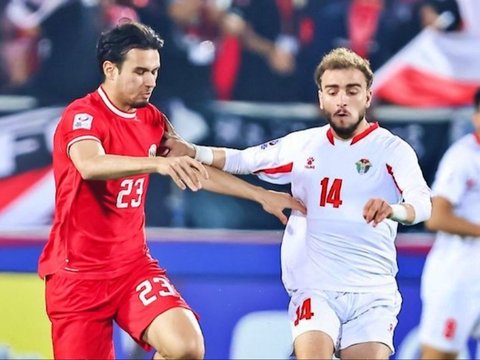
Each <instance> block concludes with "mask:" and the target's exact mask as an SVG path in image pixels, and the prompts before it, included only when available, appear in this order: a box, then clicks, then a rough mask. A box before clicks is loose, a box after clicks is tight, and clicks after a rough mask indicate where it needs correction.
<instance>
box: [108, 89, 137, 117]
mask: <svg viewBox="0 0 480 360" xmlns="http://www.w3.org/2000/svg"><path fill="white" fill-rule="evenodd" d="M102 89H103V91H104V92H105V94H106V95H107V97H108V100H109V101H110V102H111V103H112V105H113V106H115V107H116V108H117V109H118V110H120V111H123V112H125V113H131V112H134V111H135V110H136V109H135V108H132V107H131V106H130V105H129V104H127V103H125V102H124V101H122V100H121V97H120V96H118V94H117V92H116V91H115V89H113V88H112V86H111V85H109V84H108V83H105V82H104V83H103V84H102Z"/></svg>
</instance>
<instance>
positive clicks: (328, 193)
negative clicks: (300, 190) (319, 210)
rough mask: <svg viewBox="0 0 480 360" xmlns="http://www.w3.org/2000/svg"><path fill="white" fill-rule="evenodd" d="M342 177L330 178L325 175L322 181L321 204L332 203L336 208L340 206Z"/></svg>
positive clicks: (322, 205)
mask: <svg viewBox="0 0 480 360" xmlns="http://www.w3.org/2000/svg"><path fill="white" fill-rule="evenodd" d="M342 182H343V180H342V179H333V180H332V179H330V178H329V177H324V178H323V179H322V181H320V206H321V207H325V206H326V205H327V204H331V205H332V206H333V207H334V208H339V207H340V205H342V204H343V201H342Z"/></svg>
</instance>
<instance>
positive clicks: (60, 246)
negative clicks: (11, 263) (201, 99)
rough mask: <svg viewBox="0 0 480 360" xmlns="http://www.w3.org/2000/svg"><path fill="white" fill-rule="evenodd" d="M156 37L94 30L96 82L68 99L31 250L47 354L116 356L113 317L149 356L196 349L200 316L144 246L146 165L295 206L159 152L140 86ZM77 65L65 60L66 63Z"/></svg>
mask: <svg viewBox="0 0 480 360" xmlns="http://www.w3.org/2000/svg"><path fill="white" fill-rule="evenodd" d="M162 45H163V40H161V39H160V37H159V36H158V35H157V34H156V33H155V32H154V31H153V30H152V29H151V28H149V27H147V26H145V25H143V24H139V23H125V24H122V25H119V26H117V27H116V28H114V29H112V30H110V31H108V32H106V33H104V34H102V36H101V37H100V39H99V42H98V45H97V58H98V63H99V66H100V70H101V72H102V74H103V76H104V81H103V82H102V84H101V86H100V87H99V88H98V89H97V90H96V91H94V92H92V93H90V94H88V95H86V96H85V97H83V98H81V99H78V100H75V101H74V102H72V103H71V104H70V105H69V106H68V107H67V108H66V110H65V111H64V113H63V115H62V118H61V120H60V122H59V124H58V126H57V129H56V132H55V136H54V146H53V168H54V174H55V183H56V200H55V201H56V211H55V219H54V223H53V227H52V230H51V233H50V237H49V240H48V243H47V244H46V246H45V248H44V250H43V253H42V255H41V257H40V260H39V275H40V276H41V277H42V278H45V283H46V305H47V314H48V316H49V318H50V321H51V323H52V341H53V350H54V356H55V358H62V359H67V358H69V359H72V358H75V359H112V358H114V356H115V355H114V350H113V340H112V329H113V327H112V326H113V321H116V322H117V323H118V324H119V326H120V327H121V328H122V329H124V330H125V331H126V332H127V333H129V334H130V335H131V336H132V337H133V338H134V339H135V341H137V342H138V343H139V344H140V345H141V346H143V347H144V348H145V349H146V350H149V349H150V348H151V347H153V348H154V349H155V350H156V351H157V352H156V354H155V358H191V359H193V358H195V359H198V358H203V356H204V344H203V337H202V333H201V330H200V327H199V325H198V322H197V319H196V317H195V315H194V313H193V312H192V310H191V309H190V307H189V306H188V305H187V303H186V302H185V300H184V299H183V298H182V297H181V295H180V294H179V293H178V292H177V290H176V289H175V287H174V286H173V285H172V283H171V282H170V280H169V279H168V277H167V276H166V274H165V270H164V269H162V268H161V267H159V265H158V263H157V261H156V260H154V259H153V258H152V257H151V256H150V254H149V250H148V248H147V246H146V242H145V231H144V226H145V214H144V202H145V196H146V190H147V187H148V180H149V174H151V173H158V174H160V175H166V176H170V177H171V178H172V179H173V180H174V181H175V183H176V184H177V186H179V187H180V188H181V189H186V188H187V187H188V188H190V189H191V190H193V191H196V190H199V189H200V188H205V189H207V190H212V191H216V192H221V193H225V194H229V195H235V196H239V197H244V198H247V199H251V200H254V201H257V202H259V203H260V204H262V205H263V207H264V209H265V210H266V211H267V212H270V213H272V214H274V215H275V216H277V217H279V218H280V219H281V220H282V221H283V222H284V223H285V222H286V217H285V215H284V214H283V213H282V210H283V209H284V208H287V207H290V208H296V209H303V207H302V206H301V205H300V204H299V203H297V202H295V201H294V200H293V199H292V198H291V197H290V196H289V195H288V194H284V193H275V192H269V191H266V190H264V189H262V188H259V187H255V186H252V185H250V184H248V183H245V182H243V181H242V180H240V179H238V178H235V177H233V176H231V175H229V174H225V173H223V172H221V171H218V170H215V169H208V170H207V169H206V168H205V167H204V166H203V165H202V164H200V163H199V162H197V161H196V160H194V159H191V158H189V157H186V156H185V157H169V158H166V157H160V156H156V155H157V152H158V148H159V146H160V143H161V142H162V139H164V137H165V136H166V133H165V131H166V126H167V124H168V121H167V119H166V117H165V116H164V115H163V114H162V113H161V112H160V111H159V110H158V109H157V108H156V107H155V106H153V105H151V104H149V98H150V95H151V94H152V91H153V89H154V88H155V83H156V78H157V74H158V71H159V68H160V53H159V50H160V48H161V47H162ZM73 70H74V69H73Z"/></svg>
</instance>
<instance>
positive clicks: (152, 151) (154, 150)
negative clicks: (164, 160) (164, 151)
mask: <svg viewBox="0 0 480 360" xmlns="http://www.w3.org/2000/svg"><path fill="white" fill-rule="evenodd" d="M148 156H149V157H155V156H157V145H155V144H152V145H150V147H149V148H148Z"/></svg>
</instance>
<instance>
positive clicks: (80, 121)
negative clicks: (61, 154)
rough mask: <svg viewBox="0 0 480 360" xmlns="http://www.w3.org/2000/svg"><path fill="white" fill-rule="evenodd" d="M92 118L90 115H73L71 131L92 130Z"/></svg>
mask: <svg viewBox="0 0 480 360" xmlns="http://www.w3.org/2000/svg"><path fill="white" fill-rule="evenodd" d="M92 122H93V116H92V115H90V114H86V113H82V114H75V116H74V117H73V130H77V129H87V130H90V129H91V128H92Z"/></svg>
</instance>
